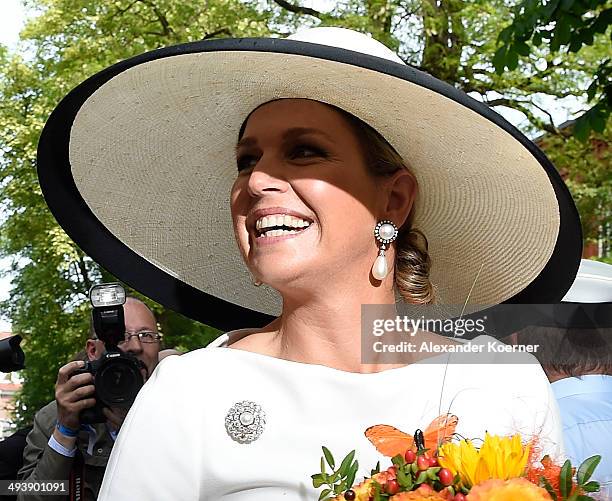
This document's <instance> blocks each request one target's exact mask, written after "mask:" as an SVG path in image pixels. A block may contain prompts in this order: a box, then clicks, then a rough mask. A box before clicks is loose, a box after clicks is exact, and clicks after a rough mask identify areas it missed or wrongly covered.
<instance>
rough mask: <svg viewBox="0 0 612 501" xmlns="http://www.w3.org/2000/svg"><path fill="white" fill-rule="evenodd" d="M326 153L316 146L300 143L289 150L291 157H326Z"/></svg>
mask: <svg viewBox="0 0 612 501" xmlns="http://www.w3.org/2000/svg"><path fill="white" fill-rule="evenodd" d="M326 156H327V154H326V153H325V152H324V151H323V150H322V149H320V148H317V147H316V146H308V145H306V144H302V145H299V146H296V147H295V148H293V149H292V150H291V158H312V157H326Z"/></svg>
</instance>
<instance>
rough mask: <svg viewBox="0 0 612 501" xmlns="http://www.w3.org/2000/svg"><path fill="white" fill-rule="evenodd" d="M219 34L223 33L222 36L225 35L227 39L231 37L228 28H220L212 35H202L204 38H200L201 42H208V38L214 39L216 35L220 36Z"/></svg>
mask: <svg viewBox="0 0 612 501" xmlns="http://www.w3.org/2000/svg"><path fill="white" fill-rule="evenodd" d="M221 33H223V34H225V35H227V36H228V37H231V36H232V33H231V31H230V30H229V28H220V29H218V30H216V31H213V32H212V33H207V34H206V35H204V36H203V37H202V40H208V39H209V38H214V37H216V36H217V35H220V34H221Z"/></svg>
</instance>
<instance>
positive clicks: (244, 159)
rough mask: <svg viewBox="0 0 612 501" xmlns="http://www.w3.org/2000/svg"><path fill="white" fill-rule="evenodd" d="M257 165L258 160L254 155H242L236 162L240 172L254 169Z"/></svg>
mask: <svg viewBox="0 0 612 501" xmlns="http://www.w3.org/2000/svg"><path fill="white" fill-rule="evenodd" d="M256 163H257V158H255V157H254V156H253V155H242V156H241V157H238V158H237V160H236V164H237V165H238V172H242V171H244V170H248V169H252V168H253V167H254V166H255V164H256Z"/></svg>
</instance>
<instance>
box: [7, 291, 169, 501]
mask: <svg viewBox="0 0 612 501" xmlns="http://www.w3.org/2000/svg"><path fill="white" fill-rule="evenodd" d="M123 309H124V317H125V330H126V334H125V341H123V342H121V343H119V344H118V348H119V350H121V352H123V353H129V354H132V355H133V356H135V357H136V358H137V359H138V360H140V361H141V362H142V363H143V364H144V367H146V370H145V369H142V372H143V377H144V378H145V379H146V378H147V377H148V376H150V375H151V374H152V372H153V370H154V369H155V367H156V366H157V363H158V354H159V349H160V336H159V334H157V322H156V320H155V317H154V315H153V313H152V312H151V310H150V309H149V308H148V307H147V306H146V305H145V304H144V303H142V302H141V301H140V300H138V299H135V298H131V297H130V298H127V300H126V302H125V304H124V305H123ZM90 334H91V337H90V339H88V340H87V343H86V347H85V351H86V355H87V359H88V360H89V361H94V360H97V359H100V358H101V357H102V356H103V355H104V354H105V352H106V347H105V344H104V342H102V341H101V340H100V339H98V337H97V336H96V334H95V333H94V332H93V328H92V332H91V333H90ZM84 366H85V362H84V361H73V362H70V363H68V364H66V365H64V366H63V367H61V368H60V370H59V373H58V377H57V382H56V385H55V401H53V402H51V403H49V404H48V405H46V406H45V407H43V408H42V409H41V410H40V411H38V412H37V413H36V415H35V417H34V429H33V430H32V431H31V432H30V434H29V435H28V437H27V445H26V448H25V451H24V465H23V467H22V468H21V470H20V471H19V478H20V479H21V480H24V481H42V480H70V481H71V482H70V484H71V485H72V484H74V483H75V482H77V483H79V484H80V485H81V486H82V493H83V495H82V497H81V499H84V500H85V501H90V500H95V499H96V498H97V496H98V492H99V489H100V485H101V484H102V478H103V477H104V471H105V469H106V464H107V462H108V458H109V456H110V452H111V449H112V447H113V444H114V441H115V439H116V436H117V433H118V432H119V430H120V428H121V425H122V423H123V420H124V419H125V416H126V414H127V410H126V409H120V408H112V409H110V408H104V409H103V413H104V416H105V417H106V422H104V423H95V424H83V423H82V422H81V421H82V416H81V412H82V411H83V410H85V409H91V408H93V407H94V405H95V404H96V400H95V398H93V396H94V391H95V388H94V385H93V382H94V377H93V375H92V374H90V373H77V374H75V372H78V371H82V370H83V368H84ZM145 373H146V374H145ZM37 498H38V496H37V495H31V494H29V495H23V494H22V495H20V497H19V498H18V499H24V500H26V499H27V500H32V499H37ZM40 499H43V500H45V499H46V500H52V499H67V496H48V495H46V496H44V497H41V498H40ZM70 499H73V497H72V496H71V498H70Z"/></svg>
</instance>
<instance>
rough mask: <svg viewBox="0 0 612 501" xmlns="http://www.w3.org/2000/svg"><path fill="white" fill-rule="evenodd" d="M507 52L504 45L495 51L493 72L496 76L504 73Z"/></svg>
mask: <svg viewBox="0 0 612 501" xmlns="http://www.w3.org/2000/svg"><path fill="white" fill-rule="evenodd" d="M507 51H508V46H506V45H504V46H502V47H500V48H499V49H497V50H496V51H495V55H494V56H493V66H495V72H496V73H497V74H498V75H501V74H502V73H503V72H504V69H505V67H506V52H507Z"/></svg>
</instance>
